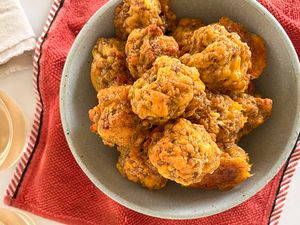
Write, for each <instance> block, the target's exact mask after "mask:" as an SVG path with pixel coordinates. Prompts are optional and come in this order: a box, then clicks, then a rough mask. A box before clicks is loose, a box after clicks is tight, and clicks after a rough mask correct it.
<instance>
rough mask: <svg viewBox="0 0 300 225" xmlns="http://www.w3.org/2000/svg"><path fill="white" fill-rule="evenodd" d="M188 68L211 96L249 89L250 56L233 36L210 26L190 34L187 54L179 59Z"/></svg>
mask: <svg viewBox="0 0 300 225" xmlns="http://www.w3.org/2000/svg"><path fill="white" fill-rule="evenodd" d="M181 61H182V62H183V63H184V64H186V65H188V66H195V67H196V68H197V69H198V70H199V73H200V76H201V80H202V81H203V82H204V83H205V85H206V86H207V88H208V89H209V90H211V91H214V92H221V93H225V94H226V93H240V92H244V91H245V90H246V89H247V88H248V85H249V81H250V75H249V74H248V73H247V71H248V70H249V68H251V52H250V50H249V47H248V46H247V44H246V43H243V42H242V41H241V40H240V37H239V36H238V35H237V34H236V33H229V32H228V31H227V30H226V29H225V28H224V27H223V26H221V25H218V24H212V25H209V26H205V27H201V28H199V29H198V30H196V31H195V32H194V35H193V37H192V45H191V48H190V54H185V55H183V56H182V57H181Z"/></svg>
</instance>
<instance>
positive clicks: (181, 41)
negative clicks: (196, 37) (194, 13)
mask: <svg viewBox="0 0 300 225" xmlns="http://www.w3.org/2000/svg"><path fill="white" fill-rule="evenodd" d="M203 26H204V24H203V23H202V22H201V21H200V20H198V19H191V18H183V19H180V20H179V22H178V25H177V26H176V29H175V30H174V32H173V33H172V36H173V37H174V38H175V40H176V41H177V43H178V45H179V49H180V56H182V55H184V54H185V53H188V52H189V51H190V47H191V44H192V37H193V34H194V31H195V30H197V29H199V28H200V27H203Z"/></svg>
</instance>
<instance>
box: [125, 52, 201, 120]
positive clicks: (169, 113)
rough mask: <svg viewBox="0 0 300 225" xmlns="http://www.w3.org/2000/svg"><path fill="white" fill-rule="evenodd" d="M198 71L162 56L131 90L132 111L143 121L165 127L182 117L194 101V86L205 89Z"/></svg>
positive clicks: (176, 60)
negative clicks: (167, 123) (164, 124)
mask: <svg viewBox="0 0 300 225" xmlns="http://www.w3.org/2000/svg"><path fill="white" fill-rule="evenodd" d="M201 84H202V82H201V80H200V79H199V73H198V71H197V69H196V68H192V67H188V66H185V65H183V64H181V63H180V61H179V60H178V59H175V58H170V57H168V56H161V57H159V58H157V59H156V61H155V62H154V64H153V67H152V68H151V69H150V70H149V71H147V73H145V74H144V76H143V77H142V78H140V79H138V80H137V81H136V82H135V83H134V85H133V86H132V88H131V89H130V93H129V98H130V100H131V105H132V110H133V112H134V113H136V114H137V115H138V116H139V117H140V118H141V119H146V120H148V121H150V122H151V123H152V124H161V123H164V122H166V121H168V120H169V119H173V118H177V117H179V116H180V115H182V114H183V113H184V111H185V109H186V107H187V106H188V104H189V103H190V102H191V100H192V99H193V93H194V87H195V86H199V87H201V88H203V89H202V90H204V85H203V84H202V85H201Z"/></svg>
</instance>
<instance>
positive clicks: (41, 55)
mask: <svg viewBox="0 0 300 225" xmlns="http://www.w3.org/2000/svg"><path fill="white" fill-rule="evenodd" d="M106 1H107V0H89V1H84V0H82V1H80V0H61V1H60V0H56V1H55V2H54V4H53V6H52V9H51V11H50V15H49V19H48V21H47V23H46V26H45V32H44V33H43V34H42V36H41V37H40V38H39V40H38V43H37V47H36V51H35V58H34V81H35V89H36V94H37V102H38V103H37V108H36V114H35V120H34V124H33V127H32V133H31V136H30V141H29V143H28V148H27V151H26V152H25V154H24V156H23V158H22V159H21V162H20V164H19V166H18V168H17V170H16V173H15V175H14V177H13V180H12V182H11V184H10V185H9V188H8V190H7V194H6V197H5V202H6V203H7V204H8V205H12V206H14V207H18V208H21V209H24V210H27V211H30V212H33V213H35V214H37V215H40V216H43V217H47V218H50V219H53V220H57V221H61V222H64V223H69V224H136V225H139V224H158V225H161V224H174V225H175V224H176V225H181V224H202V225H209V224H211V225H213V224H218V225H222V224H224V225H225V224H226V225H227V224H233V225H235V224H236V225H240V224H244V225H247V224H251V225H253V224H254V225H262V224H267V223H268V222H271V223H272V224H273V223H274V224H275V223H277V222H278V218H279V217H280V213H281V210H282V207H283V204H284V199H285V196H286V194H287V189H288V185H289V182H290V179H291V177H292V174H293V172H294V169H295V166H296V163H297V160H299V159H300V147H299V148H295V149H294V151H293V152H292V154H291V156H290V158H289V161H288V162H287V164H286V165H285V166H284V168H283V169H281V171H280V172H279V173H278V175H276V176H275V178H274V179H273V180H272V181H271V182H270V183H269V184H268V185H267V186H266V187H264V188H263V189H262V190H261V191H260V192H259V193H257V194H256V195H255V196H254V197H252V198H250V199H249V200H247V201H246V202H244V203H242V204H241V205H239V206H237V207H235V208H233V209H230V210H228V211H226V212H223V213H220V214H217V215H214V216H210V217H206V218H201V219H194V220H177V221H176V220H166V219H158V218H154V217H150V216H145V215H142V214H140V213H137V212H134V211H132V210H130V209H127V208H125V207H123V206H121V205H119V204H118V203H116V202H114V201H113V200H111V199H110V198H108V197H107V196H106V195H104V194H103V193H102V192H101V191H99V190H98V189H97V188H96V187H95V186H94V185H93V184H92V183H91V182H90V180H89V179H88V178H87V177H86V175H85V174H84V173H83V172H82V170H81V169H80V168H79V167H78V165H77V164H76V162H75V160H74V158H73V156H72V154H71V152H70V150H69V148H68V145H67V142H66V139H65V137H64V134H63V130H62V124H61V120H60V115H59V84H60V79H61V74H62V69H63V66H64V63H65V60H66V57H67V54H68V52H69V50H70V47H71V45H72V43H73V41H74V39H75V37H76V35H77V34H78V32H79V31H80V29H81V28H82V26H83V25H84V24H85V23H86V22H87V20H88V19H89V18H90V16H91V15H92V14H93V13H94V12H95V11H96V10H97V9H99V8H100V7H101V6H102V5H103V4H104V3H105V2H106ZM261 3H262V4H263V5H264V6H266V7H267V8H268V9H269V10H270V11H271V12H272V13H273V15H275V16H276V17H277V19H278V20H279V21H280V22H281V24H282V25H283V26H284V28H285V29H286V31H287V32H288V34H289V35H290V37H291V39H292V41H293V43H294V45H295V47H296V49H297V50H298V54H299V52H300V39H299V36H300V3H299V2H298V1H296V0H286V1H281V0H261ZM299 146H300V143H299ZM291 150H292V149H291Z"/></svg>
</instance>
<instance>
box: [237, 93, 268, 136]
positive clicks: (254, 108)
mask: <svg viewBox="0 0 300 225" xmlns="http://www.w3.org/2000/svg"><path fill="white" fill-rule="evenodd" d="M233 99H234V100H235V101H237V102H238V103H240V104H241V105H242V107H243V113H244V115H245V116H246V117H247V123H246V124H245V126H244V128H243V129H242V130H241V131H240V132H239V138H241V137H243V136H245V135H247V134H248V133H250V132H251V131H252V130H253V129H255V128H257V127H258V126H260V125H261V124H263V123H264V122H265V121H266V120H267V119H268V118H269V117H270V116H271V113H272V105H273V102H272V100H271V99H268V98H265V99H263V98H260V97H255V96H251V95H249V94H242V95H238V96H233Z"/></svg>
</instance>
